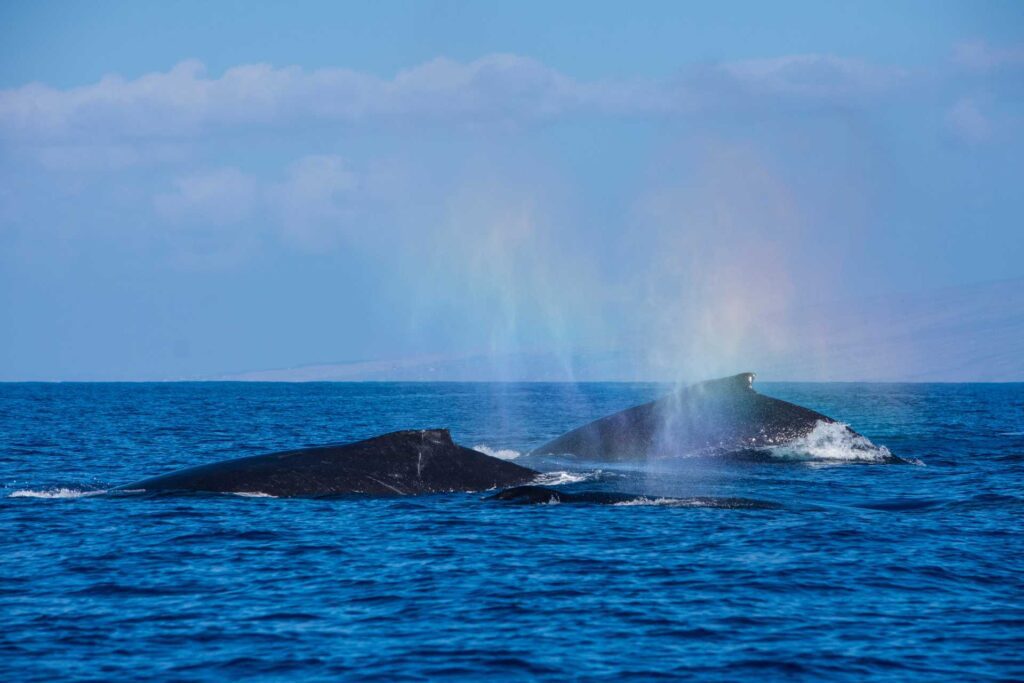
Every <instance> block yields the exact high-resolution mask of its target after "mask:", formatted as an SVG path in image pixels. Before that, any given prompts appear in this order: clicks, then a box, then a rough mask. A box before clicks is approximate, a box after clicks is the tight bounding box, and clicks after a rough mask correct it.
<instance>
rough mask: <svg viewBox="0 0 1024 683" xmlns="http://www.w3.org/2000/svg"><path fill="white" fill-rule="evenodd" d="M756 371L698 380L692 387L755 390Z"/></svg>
mask: <svg viewBox="0 0 1024 683" xmlns="http://www.w3.org/2000/svg"><path fill="white" fill-rule="evenodd" d="M754 377H755V375H754V373H752V372H741V373H740V374H738V375H733V376H732V377H722V378H720V379H709V380H707V381H705V382H698V383H697V384H694V385H692V386H691V387H690V388H691V389H701V390H704V391H727V392H734V391H753V390H754Z"/></svg>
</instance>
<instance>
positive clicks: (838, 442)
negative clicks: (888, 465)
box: [767, 420, 923, 465]
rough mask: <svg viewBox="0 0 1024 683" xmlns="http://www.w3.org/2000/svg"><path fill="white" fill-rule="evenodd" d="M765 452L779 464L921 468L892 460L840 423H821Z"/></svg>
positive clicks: (882, 447) (883, 448)
mask: <svg viewBox="0 0 1024 683" xmlns="http://www.w3.org/2000/svg"><path fill="white" fill-rule="evenodd" d="M767 451H768V453H769V454H770V455H771V456H772V457H774V458H779V459H780V460H802V461H818V462H831V463H840V462H894V461H902V462H912V463H913V464H917V465H921V464H923V463H921V461H919V460H904V459H902V458H898V457H896V456H894V455H893V454H892V452H891V451H890V450H889V449H888V448H886V447H885V446H876V445H875V444H873V443H871V440H870V439H868V438H867V437H864V436H861V435H860V434H857V433H855V432H853V431H852V430H850V428H849V426H848V425H846V424H843V423H842V422H824V421H822V420H819V421H818V424H817V425H815V427H814V429H812V430H811V431H810V432H809V433H807V434H806V435H804V436H802V437H800V438H798V439H794V440H793V441H790V442H789V443H786V444H782V445H779V446H771V447H769V448H768V449H767Z"/></svg>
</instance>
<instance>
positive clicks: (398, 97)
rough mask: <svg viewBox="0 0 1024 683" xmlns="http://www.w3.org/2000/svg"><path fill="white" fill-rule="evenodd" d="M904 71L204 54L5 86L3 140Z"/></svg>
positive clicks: (663, 96) (830, 88)
mask: <svg viewBox="0 0 1024 683" xmlns="http://www.w3.org/2000/svg"><path fill="white" fill-rule="evenodd" d="M901 76H902V72H900V71H898V70H895V69H890V68H887V67H881V66H876V65H872V64H869V63H867V62H864V61H861V60H854V59H842V58H839V57H834V56H828V55H797V56H787V57H778V58H773V59H763V60H750V61H743V62H733V63H724V64H720V65H717V66H713V67H710V68H704V69H699V70H697V71H691V72H690V73H689V74H688V75H687V76H685V77H683V78H681V79H676V80H674V81H670V82H651V81H644V80H640V79H634V80H619V81H592V82H584V81H579V80H576V79H573V78H571V77H569V76H567V75H565V74H563V73H561V72H559V71H557V70H555V69H553V68H551V67H549V66H546V65H544V64H542V63H541V62H539V61H537V60H534V59H530V58H528V57H522V56H518V55H512V54H494V55H488V56H485V57H481V58H480V59H477V60H474V61H471V62H465V63H463V62H457V61H454V60H451V59H446V58H438V59H434V60H432V61H429V62H426V63H424V64H421V65H418V66H415V67H412V68H410V69H407V70H404V71H401V72H399V73H398V74H397V75H395V76H394V77H393V78H390V79H388V78H381V77H378V76H376V75H373V74H369V73H363V72H359V71H354V70H351V69H346V68H337V67H331V68H323V69H317V70H312V71H309V70H304V69H301V68H299V67H283V68H278V67H273V66H270V65H268V64H246V65H241V66H236V67H233V68H231V69H228V70H227V71H225V72H224V73H223V74H222V75H221V76H219V77H211V76H209V75H208V74H207V73H206V70H205V67H204V66H203V65H202V63H200V62H198V61H194V60H193V61H185V62H181V63H180V64H178V65H176V66H175V67H174V68H172V69H171V70H170V71H167V72H157V73H150V74H146V75H144V76H141V77H139V78H136V79H134V80H126V79H124V78H121V77H119V76H107V77H104V78H103V79H101V80H100V81H98V82H97V83H93V84H91V85H84V86H80V87H76V88H69V89H64V90H61V89H57V88H53V87H50V86H47V85H43V84H40V83H32V84H29V85H25V86H22V87H19V88H13V89H8V90H2V91H0V135H4V136H6V137H7V138H9V139H11V140H14V141H17V142H23V143H30V142H35V143H37V144H38V143H40V142H43V141H51V142H52V141H53V140H67V139H71V140H75V139H82V138H85V139H88V140H89V141H90V142H92V143H96V142H97V141H102V140H110V139H150V138H180V137H183V136H191V135H195V134H197V133H199V132H202V131H204V130H207V129H209V128H210V127H215V126H219V125H239V124H253V125H267V124H279V123H283V122H295V121H301V120H321V121H332V122H341V123H348V124H353V123H359V122H374V123H379V122H383V121H395V120H416V121H423V120H433V121H437V122H444V123H459V124H476V123H488V122H491V123H493V122H497V123H507V122H517V123H518V122H527V121H531V120H537V119H548V118H552V117H558V116H565V115H569V114H572V113H581V112H582V113H602V114H612V115H639V116H645V115H661V114H665V113H671V112H673V111H674V112H680V111H684V112H685V111H690V110H692V109H693V108H694V107H695V106H696V104H697V103H698V102H699V103H702V104H709V103H710V104H715V103H716V102H717V103H721V102H719V100H721V99H722V97H723V95H726V96H727V97H726V98H725V99H726V100H727V102H726V103H728V101H732V99H733V98H734V97H735V95H736V94H737V93H739V94H742V95H744V96H745V97H755V98H756V97H763V96H766V95H767V96H771V97H778V96H780V95H781V96H786V97H791V98H797V99H801V100H804V101H806V102H808V103H810V104H814V103H817V102H821V101H825V102H828V101H832V100H835V99H837V98H838V99H846V100H848V99H853V98H856V97H859V96H861V95H864V94H872V93H876V92H880V91H883V90H885V89H887V88H889V87H891V86H892V85H893V84H895V83H896V82H898V81H899V79H900V77H901Z"/></svg>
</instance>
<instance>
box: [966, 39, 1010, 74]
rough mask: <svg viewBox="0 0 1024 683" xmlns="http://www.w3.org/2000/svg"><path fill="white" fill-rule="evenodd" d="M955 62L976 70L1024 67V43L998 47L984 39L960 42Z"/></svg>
mask: <svg viewBox="0 0 1024 683" xmlns="http://www.w3.org/2000/svg"><path fill="white" fill-rule="evenodd" d="M953 62H954V63H956V64H959V65H960V66H963V67H967V68H969V69H974V70H976V71H992V70H994V69H1000V68H1020V67H1024V45H1013V46H1010V47H1005V48H997V47H993V46H991V45H989V44H988V43H986V42H984V41H972V42H964V43H958V44H957V45H955V46H954V47H953Z"/></svg>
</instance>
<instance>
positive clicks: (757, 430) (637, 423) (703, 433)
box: [529, 372, 856, 461]
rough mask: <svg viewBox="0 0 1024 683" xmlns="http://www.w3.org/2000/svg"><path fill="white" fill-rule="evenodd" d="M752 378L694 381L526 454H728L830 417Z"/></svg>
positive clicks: (605, 457) (804, 430)
mask: <svg viewBox="0 0 1024 683" xmlns="http://www.w3.org/2000/svg"><path fill="white" fill-rule="evenodd" d="M753 382H754V374H753V373H750V372H745V373H742V374H739V375H735V376H733V377H726V378H723V379H716V380H710V381H707V382H701V383H699V384H694V385H692V386H688V387H685V388H683V389H680V390H679V391H676V392H674V393H672V394H669V395H668V396H664V397H662V398H660V399H658V400H656V401H652V402H650V403H645V404H643V405H639V406H634V407H633V408H628V409H626V410H623V411H621V412H618V413H615V414H613V415H609V416H607V417H603V418H601V419H599V420H595V421H594V422H591V423H589V424H585V425H583V426H582V427H578V428H577V429H573V430H572V431H569V432H566V433H565V434H563V435H561V436H559V437H557V438H555V439H553V440H551V441H549V442H547V443H545V444H544V445H542V446H539V447H537V448H535V449H534V450H532V451H531V452H530V453H529V455H572V456H577V457H579V458H584V459H588V460H598V461H617V460H619V461H621V460H635V459H642V458H656V457H662V456H672V455H680V454H688V455H689V454H715V453H733V452H739V451H750V450H755V449H758V448H766V447H769V446H774V445H779V444H784V443H788V442H790V441H792V440H794V439H797V438H800V437H802V436H806V435H807V434H808V433H810V432H811V431H812V430H813V429H814V428H815V427H816V426H817V425H818V423H819V422H825V423H834V422H835V420H833V419H832V418H830V417H828V416H825V415H822V414H821V413H817V412H815V411H813V410H809V409H807V408H803V407H801V406H798V405H795V404H793V403H788V402H786V401H781V400H779V399H776V398H771V397H769V396H762V395H761V394H759V393H757V392H756V391H754V388H753V386H752V385H753ZM846 429H849V428H846ZM849 431H850V432H851V434H853V435H856V432H853V430H849Z"/></svg>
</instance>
